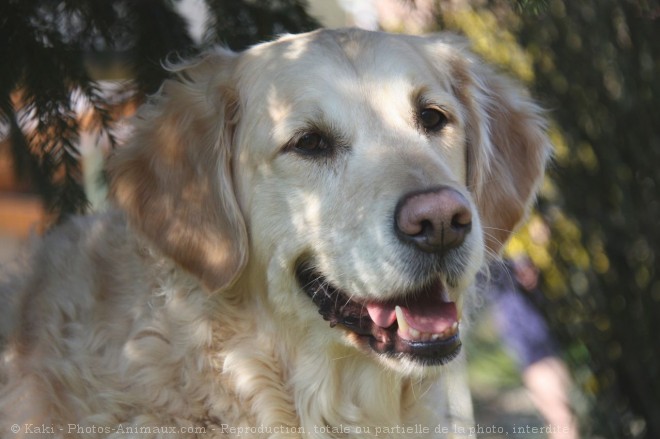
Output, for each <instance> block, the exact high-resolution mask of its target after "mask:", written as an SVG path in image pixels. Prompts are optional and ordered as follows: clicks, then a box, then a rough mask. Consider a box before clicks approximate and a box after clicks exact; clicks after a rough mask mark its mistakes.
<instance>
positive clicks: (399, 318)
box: [394, 305, 410, 334]
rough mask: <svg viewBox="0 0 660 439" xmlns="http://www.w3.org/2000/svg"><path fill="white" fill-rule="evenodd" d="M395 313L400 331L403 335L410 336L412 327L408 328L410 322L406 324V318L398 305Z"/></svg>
mask: <svg viewBox="0 0 660 439" xmlns="http://www.w3.org/2000/svg"><path fill="white" fill-rule="evenodd" d="M394 312H395V313H396V322H397V324H398V325H399V331H401V333H402V334H408V329H409V328H410V326H408V322H406V318H405V317H404V316H403V311H401V307H400V306H398V305H397V306H396V307H394Z"/></svg>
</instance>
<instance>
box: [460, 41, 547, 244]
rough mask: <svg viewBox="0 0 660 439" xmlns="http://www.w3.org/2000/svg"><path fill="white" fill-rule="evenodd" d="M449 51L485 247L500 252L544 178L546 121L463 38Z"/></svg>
mask: <svg viewBox="0 0 660 439" xmlns="http://www.w3.org/2000/svg"><path fill="white" fill-rule="evenodd" d="M454 44H456V43H454ZM454 48H455V49H456V46H454ZM449 52H450V53H451V54H452V55H451V56H450V64H451V66H452V70H453V72H452V76H453V78H452V80H453V81H454V93H455V94H456V96H457V97H458V99H459V100H460V101H461V103H462V104H463V106H464V107H465V110H466V111H465V113H466V119H467V121H466V132H467V148H468V150H467V157H466V159H467V167H468V184H469V186H470V190H471V192H472V193H473V195H474V197H475V201H476V203H477V206H478V209H479V214H480V218H481V221H482V226H483V228H484V234H485V243H486V248H487V249H488V250H489V252H488V253H489V254H490V255H496V254H499V252H500V251H501V250H502V247H503V246H504V244H505V243H506V241H507V240H508V239H509V237H510V235H511V233H512V232H513V231H514V230H515V229H516V227H517V226H518V225H519V223H520V222H521V221H522V220H523V219H524V217H525V215H526V214H527V211H528V209H529V207H530V205H531V204H532V202H533V201H534V198H535V196H536V192H537V190H538V187H539V185H540V183H541V181H542V178H543V175H544V170H545V166H546V162H547V161H548V158H549V157H550V152H551V144H550V142H549V139H548V136H547V133H546V121H545V119H544V117H543V111H542V110H541V108H540V107H539V106H538V105H537V104H535V103H534V102H533V100H532V99H531V98H530V97H529V96H528V95H527V94H526V93H525V91H524V90H523V89H522V88H521V87H520V86H518V85H517V84H515V83H514V82H513V81H511V80H509V79H508V78H506V77H504V76H503V75H501V74H499V73H497V72H495V71H494V70H493V69H492V68H490V67H488V66H486V65H485V64H483V63H482V62H481V61H480V60H479V59H477V57H476V56H474V55H473V54H471V53H470V52H468V51H467V50H466V49H465V48H462V47H460V44H458V50H453V51H452V50H450V51H449Z"/></svg>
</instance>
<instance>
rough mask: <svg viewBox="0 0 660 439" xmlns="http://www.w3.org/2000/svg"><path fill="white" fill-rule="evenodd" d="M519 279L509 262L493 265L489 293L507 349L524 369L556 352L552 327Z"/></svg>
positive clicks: (487, 289)
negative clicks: (516, 278) (518, 281)
mask: <svg viewBox="0 0 660 439" xmlns="http://www.w3.org/2000/svg"><path fill="white" fill-rule="evenodd" d="M532 293H534V292H526V291H525V290H524V289H523V288H522V287H521V286H520V285H518V283H517V282H516V280H515V278H514V276H513V272H512V269H511V267H510V265H509V264H506V263H505V264H502V263H499V264H493V265H492V266H491V278H490V282H489V283H488V285H487V288H486V294H488V295H489V299H490V300H491V301H492V305H493V312H494V314H495V323H496V325H497V329H498V331H499V332H500V336H501V338H502V341H503V342H504V345H505V346H506V348H507V350H509V351H510V353H511V354H512V355H513V357H514V358H515V360H516V362H517V363H518V366H519V367H520V368H521V369H523V370H524V369H525V368H527V367H528V366H530V365H532V364H534V363H536V362H537V361H539V360H541V359H543V358H546V357H550V356H556V355H557V347H556V345H555V342H554V340H553V338H552V336H551V334H550V330H549V328H548V325H547V323H546V321H545V318H544V317H543V315H542V314H541V312H540V310H539V309H538V307H537V305H536V304H535V303H534V302H533V299H532V297H531V294H532Z"/></svg>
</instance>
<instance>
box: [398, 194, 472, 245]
mask: <svg viewBox="0 0 660 439" xmlns="http://www.w3.org/2000/svg"><path fill="white" fill-rule="evenodd" d="M394 218H395V226H396V231H397V235H398V236H399V238H400V239H402V240H403V241H405V242H409V243H412V244H414V245H415V246H417V247H418V248H419V249H420V250H422V251H424V252H427V253H444V252H446V251H448V250H450V249H452V248H456V247H458V246H460V245H461V244H462V243H463V241H465V237H466V236H467V234H468V233H470V230H471V229H472V210H471V209H470V203H469V202H468V200H467V199H466V198H465V197H464V196H463V195H462V194H461V193H460V192H458V191H457V190H455V189H452V188H449V187H445V186H443V187H436V188H433V189H428V190H424V191H421V192H412V193H409V194H407V195H405V196H404V197H403V198H401V200H400V201H399V203H398V204H397V207H396V210H395V213H394Z"/></svg>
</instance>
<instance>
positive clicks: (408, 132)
mask: <svg viewBox="0 0 660 439" xmlns="http://www.w3.org/2000/svg"><path fill="white" fill-rule="evenodd" d="M180 70H181V72H180V75H179V79H178V80H172V81H168V82H167V83H166V84H165V85H164V87H163V89H162V90H161V92H160V94H159V95H158V96H157V97H156V98H155V99H154V100H153V101H152V102H151V103H150V104H148V105H147V106H146V107H145V108H144V109H143V110H142V112H141V115H140V120H139V121H138V127H137V130H136V135H135V137H134V140H133V141H132V142H131V144H130V145H129V146H128V147H127V148H125V149H122V150H120V151H118V154H117V155H116V157H114V158H113V160H112V162H111V165H110V175H111V187H112V193H113V194H114V197H115V199H116V200H117V202H118V204H119V205H120V206H122V207H123V208H124V209H125V210H126V211H127V212H128V215H129V218H130V219H131V221H132V223H133V224H134V225H135V226H136V227H137V228H138V229H140V230H141V231H142V232H143V233H145V234H146V235H147V237H149V238H150V239H151V240H152V241H153V242H154V243H155V244H156V245H157V246H158V247H159V248H160V249H161V250H162V251H163V252H164V253H165V254H167V255H168V256H170V257H171V258H173V259H174V260H175V261H176V262H177V263H179V264H180V265H181V266H182V267H184V268H185V269H187V270H188V271H190V272H192V273H193V274H195V275H196V276H198V277H199V278H200V279H201V280H202V282H203V284H204V285H205V286H206V288H207V289H209V290H222V289H228V288H231V287H232V285H234V283H235V282H236V281H237V280H238V279H241V280H245V279H246V277H250V276H252V277H254V278H255V279H258V281H255V282H252V283H253V284H259V285H262V287H261V288H256V287H255V288H254V289H262V290H265V291H266V292H265V297H266V299H267V300H268V303H270V304H271V306H272V308H273V309H274V312H275V313H276V314H278V315H279V316H280V317H281V318H283V319H295V320H296V321H297V324H299V325H306V326H305V327H308V328H317V330H321V329H319V328H321V327H322V328H323V329H322V330H323V331H329V333H328V335H329V336H328V337H326V339H328V340H334V341H340V342H342V343H344V342H345V343H349V344H351V345H354V346H356V347H357V348H358V349H360V350H362V351H364V352H367V353H368V354H369V355H372V354H375V355H377V356H378V357H380V358H384V359H385V361H386V362H387V363H389V364H394V365H396V366H395V367H398V365H399V364H401V363H406V364H415V365H420V364H421V365H437V364H442V363H445V362H446V361H448V360H449V359H451V358H453V356H455V355H456V353H457V352H458V349H459V348H460V339H459V334H458V324H459V322H460V318H461V313H462V303H463V294H464V293H465V291H466V290H467V289H468V288H469V286H470V285H471V284H472V283H473V281H474V278H475V275H476V273H477V271H478V270H479V269H480V267H481V265H482V263H483V260H484V257H485V255H496V254H497V253H498V252H499V251H500V249H501V247H502V245H503V243H504V242H505V241H506V240H507V238H508V236H509V235H510V233H511V232H512V230H513V229H514V228H515V227H516V225H517V224H518V223H519V222H520V220H521V219H522V218H523V216H524V214H525V211H526V209H527V208H528V205H529V204H530V202H531V200H532V198H533V196H534V193H535V190H536V187H537V185H538V183H539V180H540V179H541V177H542V174H543V168H544V164H545V161H546V158H547V156H548V151H549V144H548V141H547V138H546V136H545V133H544V121H543V119H542V117H541V116H540V110H539V108H538V107H537V106H535V105H534V104H533V103H532V102H531V100H530V99H529V98H528V97H527V96H525V95H524V94H522V93H521V92H520V90H519V89H518V88H517V87H515V86H514V85H513V84H512V83H511V82H509V81H508V80H506V79H505V78H503V77H502V76H500V75H499V74H497V73H495V72H494V71H493V70H491V69H489V68H487V67H486V66H484V65H483V64H482V63H481V62H480V61H479V60H477V59H476V57H475V56H474V55H472V54H471V53H470V52H469V51H468V50H467V49H466V48H465V46H464V44H463V43H462V42H461V41H459V40H457V39H455V38H454V37H448V36H432V37H412V36H402V35H390V34H384V33H374V32H366V31H359V30H339V31H325V30H324V31H317V32H313V33H308V34H302V35H296V36H286V37H283V38H281V39H279V40H277V41H275V42H273V43H266V44H262V45H258V46H255V47H253V48H251V49H249V50H248V51H246V52H243V53H241V54H234V53H230V52H227V51H218V52H214V53H209V54H207V55H206V56H205V57H204V58H203V59H201V60H198V61H197V62H195V63H192V64H190V65H187V66H185V67H181V68H180ZM248 254H249V257H248ZM246 267H247V269H246ZM319 313H320V314H321V315H319ZM324 319H325V320H326V321H328V322H329V325H328V323H327V322H324V321H323V320H324ZM301 327H302V326H301ZM310 330H313V329H310Z"/></svg>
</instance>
